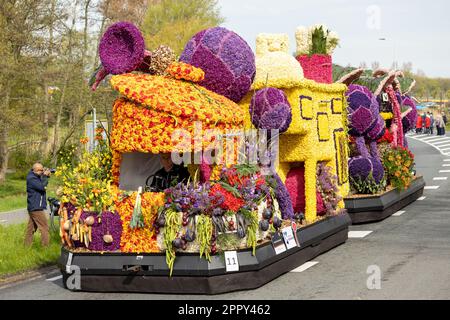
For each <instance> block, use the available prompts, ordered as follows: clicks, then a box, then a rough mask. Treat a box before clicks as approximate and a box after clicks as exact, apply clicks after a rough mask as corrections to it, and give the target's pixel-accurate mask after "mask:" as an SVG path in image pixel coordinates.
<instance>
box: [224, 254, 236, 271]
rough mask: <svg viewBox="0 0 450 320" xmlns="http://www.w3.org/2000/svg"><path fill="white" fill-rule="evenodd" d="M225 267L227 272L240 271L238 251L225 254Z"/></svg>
mask: <svg viewBox="0 0 450 320" xmlns="http://www.w3.org/2000/svg"><path fill="white" fill-rule="evenodd" d="M225 267H226V270H227V272H236V271H239V261H238V258H237V252H236V251H226V252H225Z"/></svg>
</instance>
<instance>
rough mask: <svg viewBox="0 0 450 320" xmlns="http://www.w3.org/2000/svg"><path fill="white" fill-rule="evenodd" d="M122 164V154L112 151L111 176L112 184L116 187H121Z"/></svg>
mask: <svg viewBox="0 0 450 320" xmlns="http://www.w3.org/2000/svg"><path fill="white" fill-rule="evenodd" d="M121 163H122V154H121V153H120V152H117V151H114V150H112V166H111V175H112V182H113V184H114V185H116V186H118V185H119V179H120V164H121Z"/></svg>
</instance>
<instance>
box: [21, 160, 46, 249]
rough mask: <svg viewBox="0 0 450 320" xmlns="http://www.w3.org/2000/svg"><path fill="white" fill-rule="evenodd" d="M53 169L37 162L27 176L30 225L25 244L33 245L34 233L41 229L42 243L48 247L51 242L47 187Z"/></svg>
mask: <svg viewBox="0 0 450 320" xmlns="http://www.w3.org/2000/svg"><path fill="white" fill-rule="evenodd" d="M50 175H51V171H50V170H49V169H44V167H43V166H42V164H40V163H35V164H34V165H33V169H32V170H31V171H30V172H29V173H28V176H27V209H28V214H29V220H28V226H27V230H26V233H25V245H26V246H31V244H32V243H33V235H34V233H35V232H36V231H37V230H38V229H39V231H40V232H41V235H42V245H43V246H44V247H48V245H49V242H50V236H49V228H48V221H47V215H46V213H45V210H46V209H47V200H46V198H47V194H46V187H47V184H48V179H49V178H50Z"/></svg>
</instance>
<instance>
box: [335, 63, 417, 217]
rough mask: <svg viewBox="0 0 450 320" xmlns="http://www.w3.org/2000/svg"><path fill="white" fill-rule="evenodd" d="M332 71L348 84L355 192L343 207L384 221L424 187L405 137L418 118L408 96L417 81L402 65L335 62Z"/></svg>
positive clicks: (404, 205)
mask: <svg viewBox="0 0 450 320" xmlns="http://www.w3.org/2000/svg"><path fill="white" fill-rule="evenodd" d="M334 73H335V74H334V77H335V79H339V80H338V82H341V83H346V84H347V85H349V90H348V91H347V93H346V96H347V100H348V115H349V118H348V121H349V134H350V139H351V157H350V159H349V172H350V185H351V193H350V195H349V196H347V197H346V198H345V207H346V209H347V210H348V213H349V215H350V217H351V218H352V222H353V223H354V224H358V223H368V222H375V221H381V220H383V219H385V218H387V217H389V216H391V215H392V214H394V213H395V212H397V211H398V210H400V209H402V208H404V207H406V206H407V205H409V204H410V203H412V202H414V201H416V200H417V199H418V198H419V197H421V196H422V195H423V190H424V187H425V182H424V179H423V177H421V176H416V173H415V171H414V155H413V154H412V153H411V152H410V150H409V149H408V143H407V139H406V133H407V132H408V131H410V130H411V129H413V128H414V127H415V122H416V118H417V109H416V105H415V102H414V100H413V99H412V98H411V97H410V96H408V93H409V92H410V91H411V89H412V88H413V86H414V84H415V81H414V80H413V79H408V78H405V77H404V76H403V74H402V73H401V72H398V71H387V70H376V71H374V72H372V71H364V70H363V69H352V68H350V69H349V68H341V67H339V66H335V71H334Z"/></svg>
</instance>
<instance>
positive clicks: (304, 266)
mask: <svg viewBox="0 0 450 320" xmlns="http://www.w3.org/2000/svg"><path fill="white" fill-rule="evenodd" d="M318 263H319V262H317V261H309V262H306V263H304V264H302V265H301V266H300V267H298V268H296V269H294V270H292V271H291V272H295V273H300V272H303V271H306V270H308V269H309V268H311V267H314V266H315V265H316V264H318Z"/></svg>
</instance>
